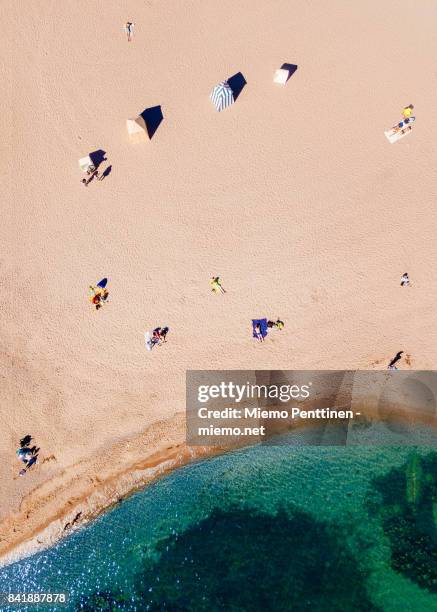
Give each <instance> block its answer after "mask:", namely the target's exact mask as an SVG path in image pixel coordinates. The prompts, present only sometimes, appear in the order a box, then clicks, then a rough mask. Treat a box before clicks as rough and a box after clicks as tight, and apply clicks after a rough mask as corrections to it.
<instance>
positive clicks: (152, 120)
mask: <svg viewBox="0 0 437 612" xmlns="http://www.w3.org/2000/svg"><path fill="white" fill-rule="evenodd" d="M140 116H141V117H142V118H143V119H144V123H145V124H146V128H147V133H148V135H149V138H150V139H152V138H153V136H154V135H155V132H156V130H157V129H158V128H159V126H160V125H161V122H162V121H163V119H164V116H163V114H162V110H161V106H152V107H151V108H146V109H145V110H144V111H143V112H142V113H141V115H140Z"/></svg>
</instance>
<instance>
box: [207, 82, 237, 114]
mask: <svg viewBox="0 0 437 612" xmlns="http://www.w3.org/2000/svg"><path fill="white" fill-rule="evenodd" d="M211 100H212V103H213V104H214V106H215V107H216V109H217V110H218V111H219V112H220V111H222V110H223V109H224V108H227V107H228V106H230V105H231V104H233V102H234V94H233V93H232V89H231V88H230V86H229V83H228V82H227V81H223V82H222V83H219V84H218V85H216V86H215V87H214V89H213V90H212V92H211Z"/></svg>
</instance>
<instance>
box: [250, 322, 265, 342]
mask: <svg viewBox="0 0 437 612" xmlns="http://www.w3.org/2000/svg"><path fill="white" fill-rule="evenodd" d="M257 325H259V326H260V329H261V336H262V337H263V338H265V337H266V336H267V329H268V328H267V319H252V328H253V337H254V338H258V334H257V333H256V331H255V328H256V326H257Z"/></svg>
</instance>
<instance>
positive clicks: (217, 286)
mask: <svg viewBox="0 0 437 612" xmlns="http://www.w3.org/2000/svg"><path fill="white" fill-rule="evenodd" d="M209 282H210V285H211V291H213V292H214V293H226V291H225V290H224V289H223V287H222V284H221V282H220V277H219V276H212V277H211V280H210V281H209Z"/></svg>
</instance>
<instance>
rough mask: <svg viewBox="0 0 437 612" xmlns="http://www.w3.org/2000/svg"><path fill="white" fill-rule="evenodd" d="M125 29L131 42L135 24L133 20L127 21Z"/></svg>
mask: <svg viewBox="0 0 437 612" xmlns="http://www.w3.org/2000/svg"><path fill="white" fill-rule="evenodd" d="M124 29H125V30H126V34H127V42H130V41H131V40H132V36H133V33H134V24H133V23H132V22H131V21H126V25H125V27H124Z"/></svg>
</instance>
